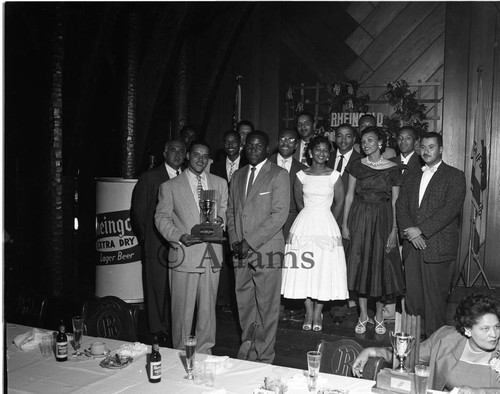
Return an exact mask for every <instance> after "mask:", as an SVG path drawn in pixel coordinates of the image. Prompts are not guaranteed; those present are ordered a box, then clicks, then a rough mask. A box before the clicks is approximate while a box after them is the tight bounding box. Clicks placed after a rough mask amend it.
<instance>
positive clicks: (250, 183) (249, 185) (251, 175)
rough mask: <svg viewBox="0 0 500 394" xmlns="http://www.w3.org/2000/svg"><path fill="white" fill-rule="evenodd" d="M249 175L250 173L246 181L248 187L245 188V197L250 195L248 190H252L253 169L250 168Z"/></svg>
mask: <svg viewBox="0 0 500 394" xmlns="http://www.w3.org/2000/svg"><path fill="white" fill-rule="evenodd" d="M250 171H251V173H250V179H249V180H248V186H247V195H246V196H247V197H248V195H249V194H250V189H252V184H253V178H254V176H255V167H252V168H251V169H250Z"/></svg>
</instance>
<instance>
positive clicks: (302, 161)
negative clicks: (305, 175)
mask: <svg viewBox="0 0 500 394" xmlns="http://www.w3.org/2000/svg"><path fill="white" fill-rule="evenodd" d="M306 155H307V144H304V150H303V151H302V159H301V160H300V162H301V163H302V164H305V165H306V166H307V157H306ZM308 167H309V166H308Z"/></svg>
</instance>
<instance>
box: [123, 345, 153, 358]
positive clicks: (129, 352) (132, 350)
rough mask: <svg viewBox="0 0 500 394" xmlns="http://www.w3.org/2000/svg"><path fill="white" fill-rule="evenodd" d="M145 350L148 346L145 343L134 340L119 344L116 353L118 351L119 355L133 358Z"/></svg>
mask: <svg viewBox="0 0 500 394" xmlns="http://www.w3.org/2000/svg"><path fill="white" fill-rule="evenodd" d="M147 351H148V347H147V346H146V345H145V344H143V343H141V342H134V343H126V344H124V345H121V346H120V347H119V348H118V350H117V351H116V353H118V354H119V355H120V356H126V357H132V358H135V357H138V356H141V355H143V354H145V353H146V352H147Z"/></svg>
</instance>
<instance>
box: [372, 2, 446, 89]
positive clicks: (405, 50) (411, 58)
mask: <svg viewBox="0 0 500 394" xmlns="http://www.w3.org/2000/svg"><path fill="white" fill-rule="evenodd" d="M444 21H445V6H444V4H441V5H439V6H438V7H437V8H436V9H435V10H434V11H433V12H431V13H430V14H429V15H428V16H427V17H426V18H425V19H424V20H423V21H422V23H420V25H419V26H417V27H416V28H415V30H413V31H412V32H411V33H410V34H409V35H408V37H407V38H406V40H404V41H403V42H402V43H401V45H399V46H398V47H397V48H396V49H395V50H394V51H393V52H392V53H390V55H389V56H388V57H387V59H386V60H385V61H384V62H383V63H382V64H381V65H380V67H378V68H377V69H376V70H375V72H374V73H373V74H372V75H371V76H370V77H369V78H368V79H367V80H366V83H368V84H375V83H380V82H382V83H385V82H389V81H394V80H395V79H397V78H399V76H400V74H401V73H402V72H403V71H404V70H406V69H407V68H409V67H410V66H411V65H412V63H413V62H415V61H416V60H417V59H418V58H419V56H421V55H422V53H423V52H424V51H425V50H426V49H427V48H428V47H429V46H430V45H432V43H433V42H434V41H435V40H436V39H437V38H438V37H439V36H440V35H442V34H443V32H444ZM395 22H398V23H399V20H396V21H395ZM441 49H444V46H442V47H441ZM429 54H431V55H435V56H437V58H435V59H433V58H427V59H426V60H427V62H429V64H430V63H434V64H435V63H436V62H438V63H439V64H438V67H439V65H441V64H442V63H443V58H444V55H443V52H440V53H439V52H438V53H433V52H431V53H429ZM436 68H437V67H434V69H430V70H428V74H427V75H430V74H432V73H434V71H435V70H436ZM422 71H423V70H422ZM422 78H425V76H424V77H420V78H418V79H422ZM406 80H407V81H412V82H415V81H416V79H406Z"/></svg>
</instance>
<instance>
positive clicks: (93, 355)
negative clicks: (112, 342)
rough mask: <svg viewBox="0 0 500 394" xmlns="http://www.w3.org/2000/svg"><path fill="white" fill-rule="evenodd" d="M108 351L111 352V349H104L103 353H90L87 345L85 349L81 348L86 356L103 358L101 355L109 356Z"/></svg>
mask: <svg viewBox="0 0 500 394" xmlns="http://www.w3.org/2000/svg"><path fill="white" fill-rule="evenodd" d="M110 352H111V351H110V350H109V349H107V350H105V351H104V353H102V354H92V353H91V352H90V347H88V348H86V349H84V350H83V353H85V355H86V356H87V357H92V358H103V357H106V356H109V353H110Z"/></svg>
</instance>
